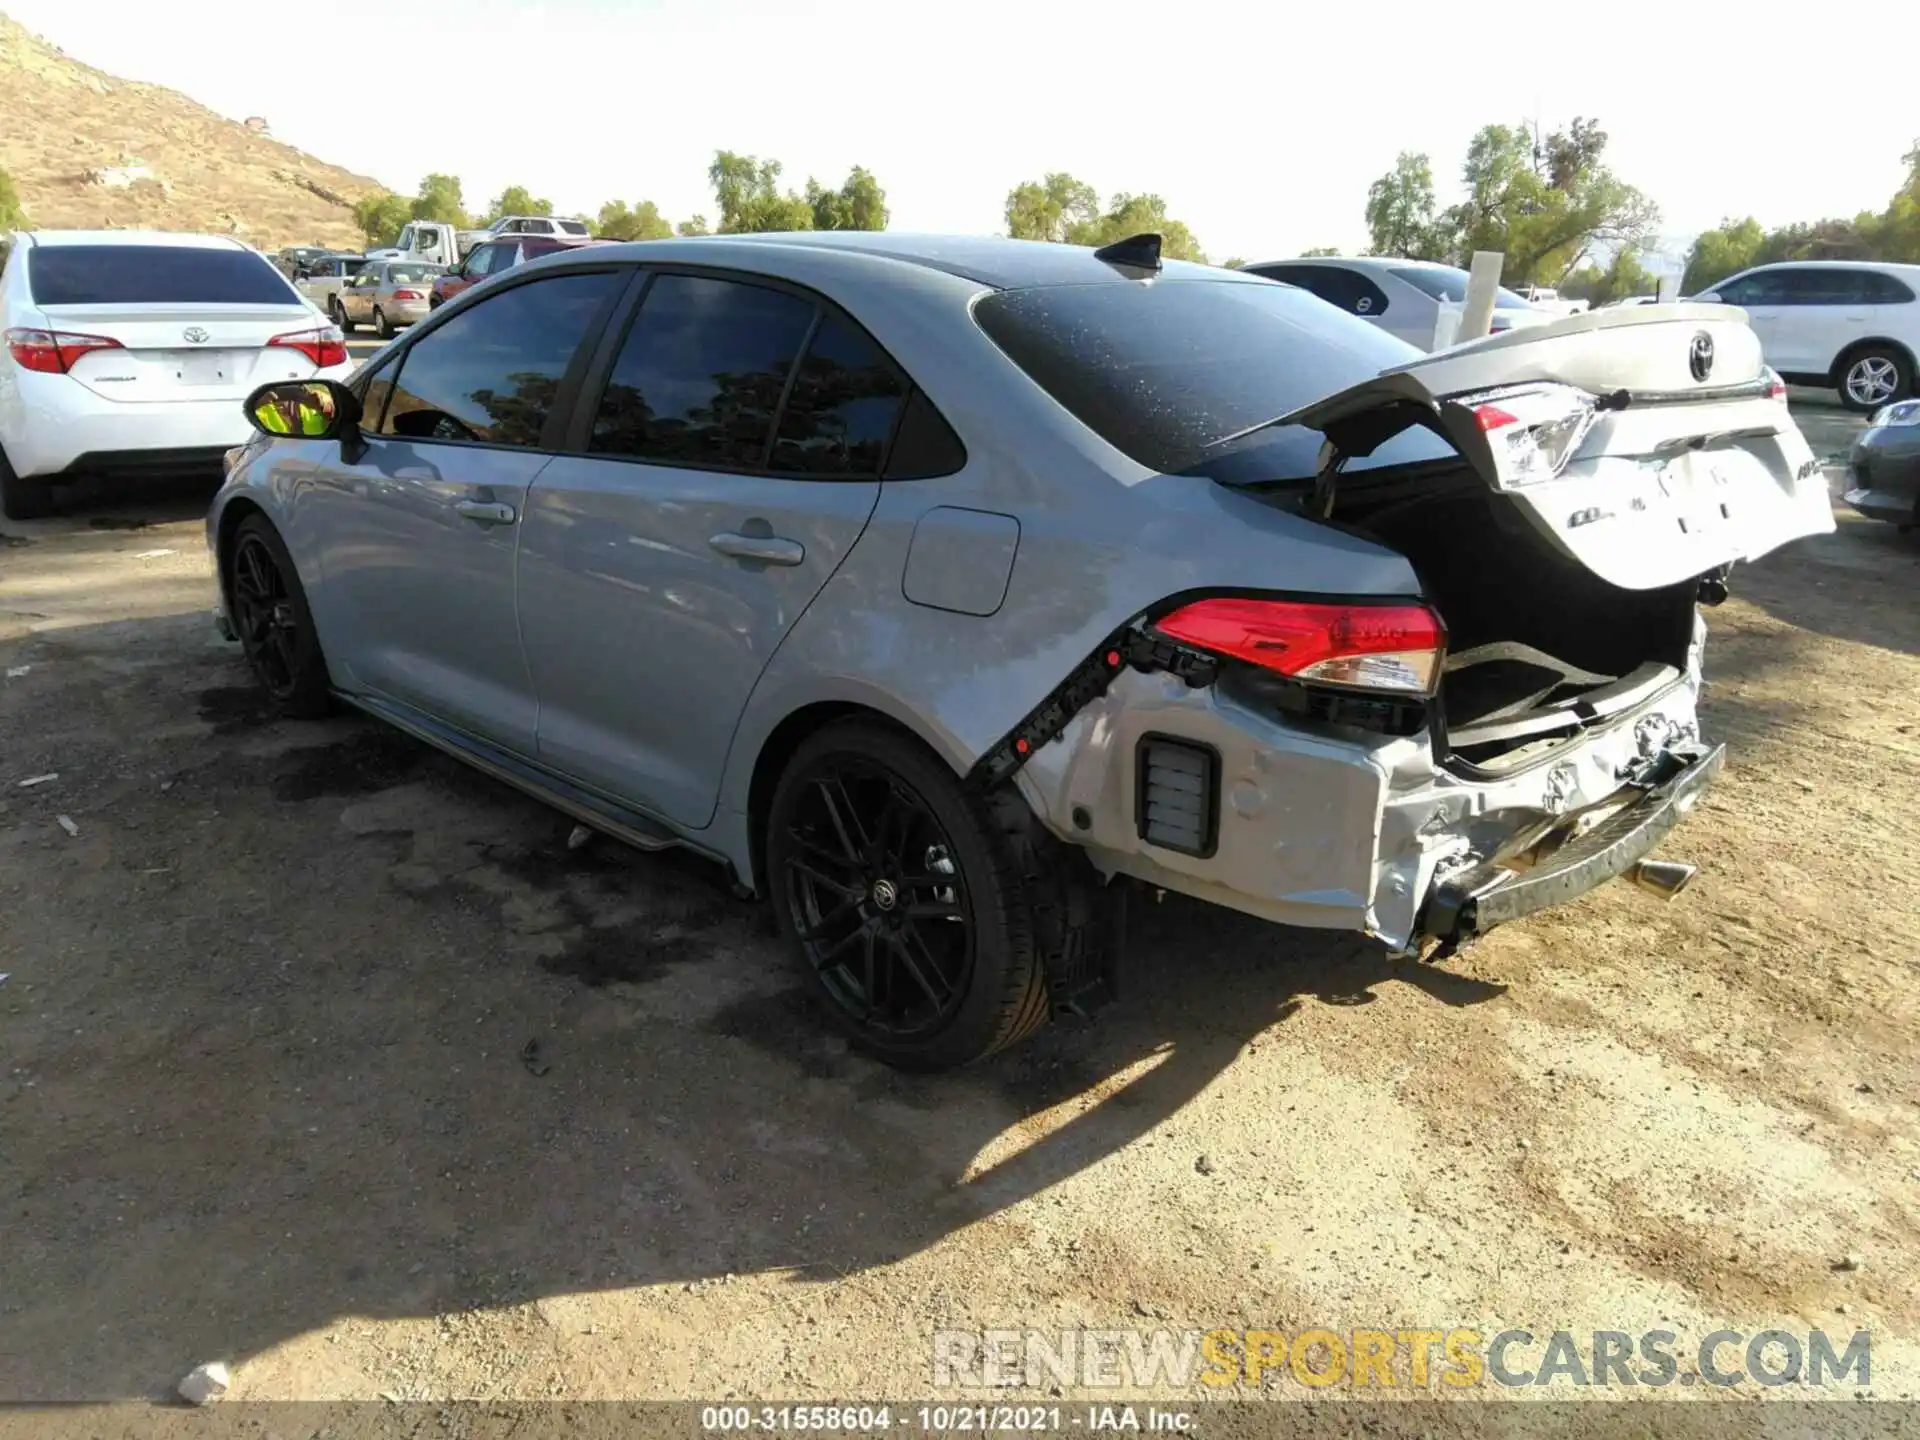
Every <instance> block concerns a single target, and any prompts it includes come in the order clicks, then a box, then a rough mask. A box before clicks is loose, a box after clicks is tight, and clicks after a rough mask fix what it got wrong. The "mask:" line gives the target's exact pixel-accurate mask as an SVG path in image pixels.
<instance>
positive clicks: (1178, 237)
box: [1067, 191, 1207, 265]
mask: <svg viewBox="0 0 1920 1440" xmlns="http://www.w3.org/2000/svg"><path fill="white" fill-rule="evenodd" d="M1143 234H1155V235H1158V236H1159V237H1160V254H1161V256H1162V257H1163V258H1165V259H1168V260H1194V261H1198V262H1199V263H1200V264H1202V265H1204V264H1206V263H1207V256H1206V252H1205V251H1203V250H1202V249H1201V248H1200V242H1199V241H1198V240H1196V239H1194V238H1193V232H1192V231H1191V230H1189V229H1188V228H1187V227H1186V225H1185V224H1183V223H1182V222H1181V221H1178V220H1174V219H1171V218H1169V217H1168V215H1167V202H1166V201H1165V200H1162V199H1161V198H1160V197H1159V196H1158V195H1129V194H1127V193H1126V192H1125V191H1121V192H1120V193H1119V194H1117V195H1115V196H1114V197H1113V199H1112V201H1111V202H1109V204H1108V205H1107V208H1106V209H1105V210H1103V211H1101V212H1100V215H1099V216H1098V218H1096V219H1095V220H1093V221H1092V222H1091V223H1083V224H1079V225H1075V226H1073V227H1072V228H1071V229H1069V231H1068V232H1067V239H1068V240H1069V241H1070V242H1072V243H1073V244H1075V245H1111V244H1112V243H1113V242H1114V241H1116V240H1124V239H1126V238H1127V237H1128V236H1129V235H1143Z"/></svg>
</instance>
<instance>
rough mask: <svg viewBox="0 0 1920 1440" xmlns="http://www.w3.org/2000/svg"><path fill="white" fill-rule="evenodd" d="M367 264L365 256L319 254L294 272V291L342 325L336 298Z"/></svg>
mask: <svg viewBox="0 0 1920 1440" xmlns="http://www.w3.org/2000/svg"><path fill="white" fill-rule="evenodd" d="M367 263H368V262H367V257H366V256H364V255H316V256H315V257H314V258H313V259H311V260H309V261H307V262H306V264H305V265H303V266H301V267H300V269H298V270H297V271H295V272H294V281H293V288H294V289H296V290H298V291H299V292H300V293H301V294H302V295H304V296H306V297H307V299H309V300H310V301H312V302H313V307H314V309H316V310H320V311H322V312H324V313H325V314H326V315H327V316H328V317H329V318H330V319H332V320H333V321H334V323H335V324H338V323H339V320H340V313H339V308H338V307H337V306H336V305H335V304H334V303H333V299H334V296H336V295H338V294H339V293H340V291H341V289H342V288H343V287H344V286H346V285H348V284H349V283H351V281H352V280H353V277H354V276H356V275H358V274H359V273H360V271H361V270H362V269H363V268H365V266H366V265H367Z"/></svg>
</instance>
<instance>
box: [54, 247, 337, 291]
mask: <svg viewBox="0 0 1920 1440" xmlns="http://www.w3.org/2000/svg"><path fill="white" fill-rule="evenodd" d="M27 282H28V285H29V287H30V288H31V289H32V291H33V298H34V301H35V303H37V304H40V305H149V304H151V305H294V304H298V303H299V298H298V297H297V296H296V295H295V294H294V293H293V291H292V290H290V289H289V288H288V286H287V282H286V280H285V279H283V278H282V277H281V274H280V272H279V271H278V270H275V269H274V268H273V266H271V265H269V264H268V263H267V262H266V260H265V259H263V258H262V257H261V256H258V255H255V254H253V253H252V252H251V251H247V250H226V249H201V248H199V247H196V246H187V245H37V246H35V247H34V248H33V249H32V250H30V251H28V252H27Z"/></svg>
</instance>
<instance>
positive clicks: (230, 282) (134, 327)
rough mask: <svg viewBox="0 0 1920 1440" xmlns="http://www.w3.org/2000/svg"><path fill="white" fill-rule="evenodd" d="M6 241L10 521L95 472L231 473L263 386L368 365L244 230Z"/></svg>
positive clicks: (1, 295) (2, 299) (82, 233)
mask: <svg viewBox="0 0 1920 1440" xmlns="http://www.w3.org/2000/svg"><path fill="white" fill-rule="evenodd" d="M0 251H3V252H4V253H3V254H0V263H3V264H4V268H3V269H0V339H4V342H5V346H6V349H5V351H4V353H0V510H4V512H5V514H6V516H7V517H8V518H9V519H13V520H24V519H29V518H32V517H34V516H39V515H44V514H46V513H48V511H49V510H51V508H52V505H53V490H54V487H55V485H57V484H59V483H61V482H63V481H66V480H69V479H72V478H75V477H78V476H81V475H107V476H116V477H117V476H126V477H130V478H139V477H157V476H170V475H180V474H197V473H201V472H204V473H205V474H206V475H207V476H208V478H210V479H212V478H216V477H217V476H218V474H219V471H220V464H221V457H222V456H223V455H224V454H225V452H226V451H227V450H228V449H229V448H231V447H232V446H235V445H238V444H241V443H242V442H244V441H245V440H246V439H247V438H248V436H249V435H250V434H251V433H252V432H251V429H250V428H249V426H248V424H247V419H246V416H245V415H244V414H243V413H242V408H241V405H240V402H241V401H242V400H244V399H245V398H246V397H247V396H248V395H249V394H251V393H252V392H253V391H254V389H256V388H257V387H258V386H261V385H264V384H265V383H267V382H268V381H269V380H312V379H329V380H339V379H345V378H346V377H347V376H348V375H350V374H352V373H353V366H352V365H351V364H350V363H349V362H348V359H347V347H346V341H345V340H344V338H343V337H342V336H341V334H340V331H339V330H338V329H336V328H335V327H334V326H332V325H330V324H328V323H327V321H326V319H325V318H324V317H323V316H321V315H320V314H319V313H318V312H317V311H315V310H314V308H313V307H312V306H311V305H309V304H308V303H307V302H306V300H304V299H302V298H301V296H300V295H299V294H298V293H297V292H296V291H295V290H294V288H293V286H292V285H290V284H289V283H288V281H287V279H286V277H285V276H284V275H282V274H281V273H280V272H279V271H278V270H277V269H275V268H274V266H273V264H272V263H271V262H270V261H268V260H267V258H266V257H265V256H264V255H261V254H260V253H259V252H258V251H256V250H253V249H251V248H250V247H248V246H246V245H243V244H242V243H241V242H240V241H238V240H235V239H233V238H232V237H231V236H227V235H175V234H169V233H166V232H163V231H137V230H67V231H49V230H41V231H21V232H18V233H16V234H14V235H12V236H11V237H7V238H5V239H4V243H0Z"/></svg>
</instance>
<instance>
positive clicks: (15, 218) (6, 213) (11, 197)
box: [0, 170, 27, 231]
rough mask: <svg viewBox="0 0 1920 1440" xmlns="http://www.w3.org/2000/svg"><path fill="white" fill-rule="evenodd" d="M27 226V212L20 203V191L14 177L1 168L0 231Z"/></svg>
mask: <svg viewBox="0 0 1920 1440" xmlns="http://www.w3.org/2000/svg"><path fill="white" fill-rule="evenodd" d="M26 228H27V212H26V210H25V209H24V208H23V207H22V206H21V204H20V191H19V189H18V188H17V187H16V186H15V185H14V183H13V177H12V176H11V175H9V174H8V173H7V172H6V171H4V170H0V231H4V230H24V229H26Z"/></svg>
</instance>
